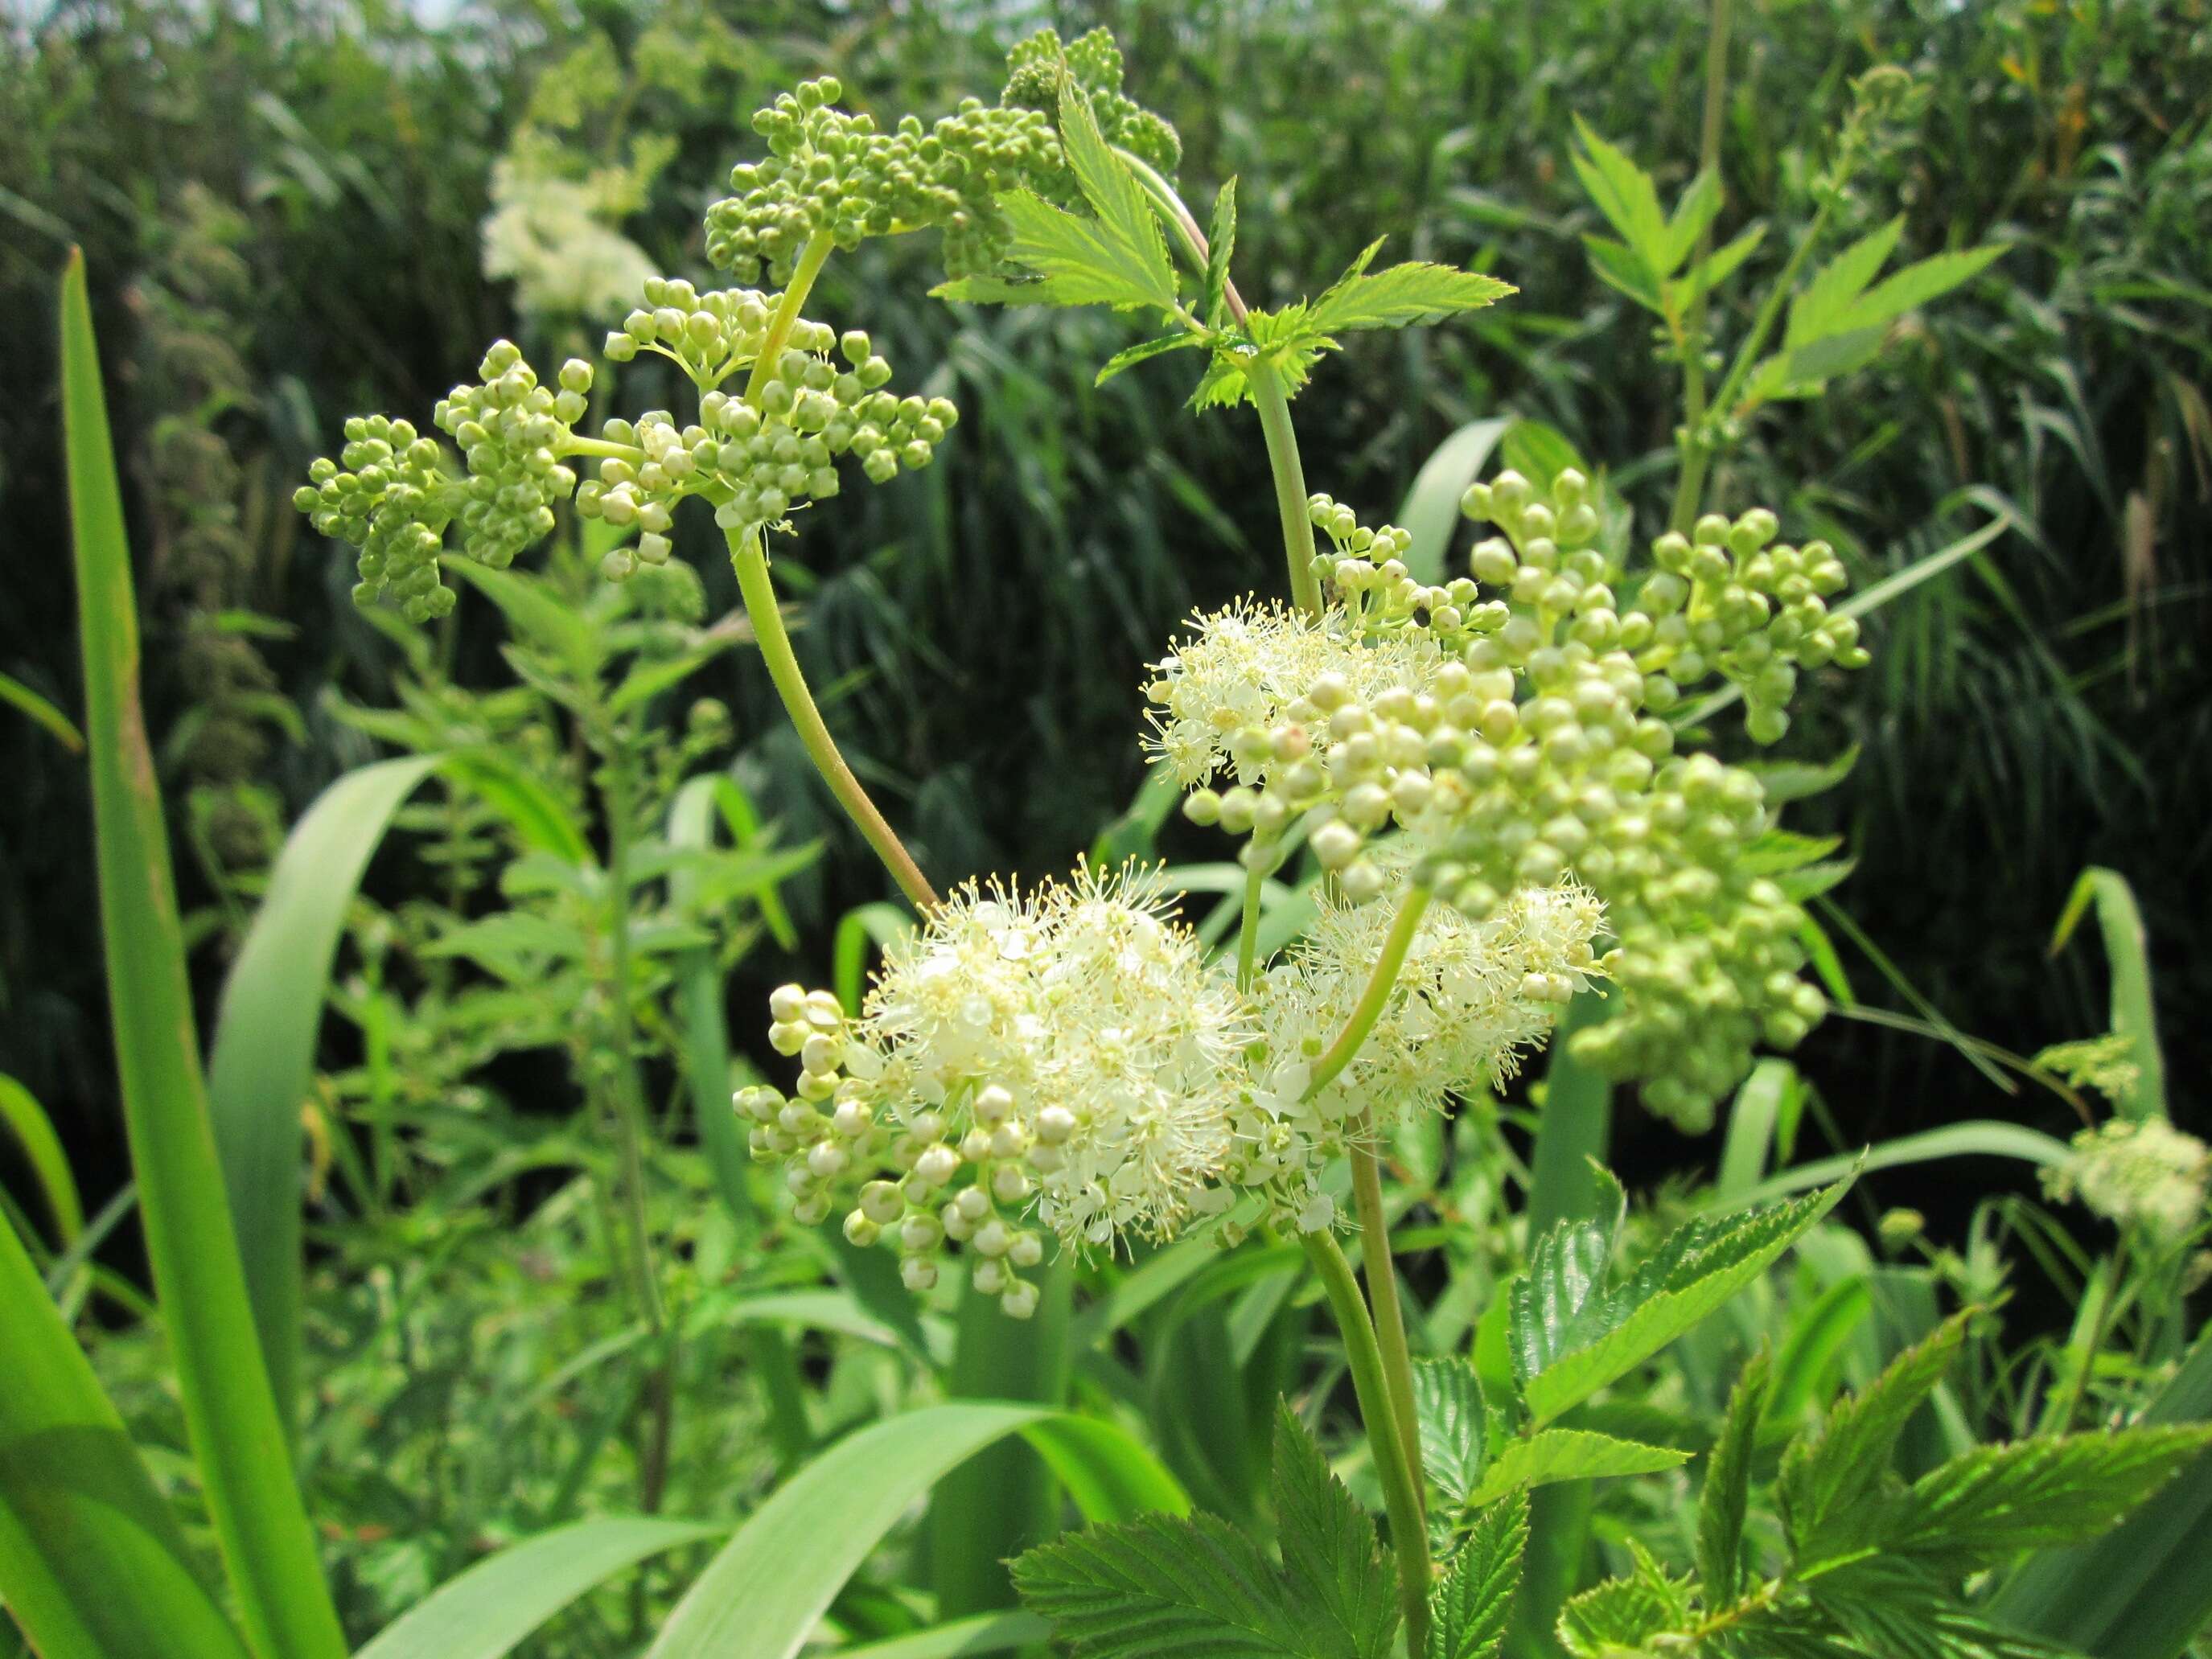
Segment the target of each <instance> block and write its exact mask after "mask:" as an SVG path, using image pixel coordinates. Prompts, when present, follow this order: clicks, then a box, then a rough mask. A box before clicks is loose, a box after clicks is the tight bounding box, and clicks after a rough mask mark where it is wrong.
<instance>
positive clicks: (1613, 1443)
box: [1468, 1429, 1690, 1509]
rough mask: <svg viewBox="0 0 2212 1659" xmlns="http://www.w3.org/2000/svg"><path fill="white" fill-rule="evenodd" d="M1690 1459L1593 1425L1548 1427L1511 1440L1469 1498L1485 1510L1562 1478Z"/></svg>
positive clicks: (1643, 1470) (1638, 1470) (1653, 1469)
mask: <svg viewBox="0 0 2212 1659" xmlns="http://www.w3.org/2000/svg"><path fill="white" fill-rule="evenodd" d="M1689 1461H1690V1454H1689V1453H1687V1452H1686V1451H1677V1450H1675V1449H1674V1448H1673V1447H1672V1446H1647V1445H1644V1443H1642V1442H1640V1441H1636V1440H1620V1439H1616V1438H1614V1437H1613V1436H1612V1435H1609V1434H1593V1433H1591V1432H1590V1431H1589V1430H1587V1429H1545V1430H1542V1431H1540V1432H1538V1433H1535V1434H1531V1435H1525V1436H1522V1437H1517V1438H1516V1439H1512V1440H1508V1441H1507V1442H1506V1443H1504V1445H1502V1446H1500V1447H1499V1448H1498V1451H1497V1454H1496V1455H1494V1456H1493V1457H1492V1459H1491V1460H1490V1467H1489V1468H1487V1469H1486V1470H1485V1471H1484V1473H1483V1476H1482V1484H1481V1485H1480V1486H1477V1487H1476V1488H1475V1489H1474V1493H1473V1495H1472V1496H1471V1497H1469V1498H1468V1504H1470V1505H1472V1506H1473V1507H1474V1508H1476V1509H1480V1508H1481V1507H1482V1506H1483V1505H1485V1504H1494V1503H1496V1502H1497V1501H1498V1499H1499V1498H1504V1497H1505V1496H1507V1495H1508V1494H1509V1493H1511V1492H1527V1491H1530V1490H1533V1489H1534V1488H1535V1487H1538V1486H1553V1485H1555V1484H1557V1483H1558V1482H1559V1481H1561V1480H1595V1479H1597V1478H1599V1477H1600V1476H1603V1475H1620V1474H1656V1473H1657V1472H1658V1471H1659V1470H1661V1469H1671V1468H1679V1467H1680V1465H1682V1464H1684V1463H1686V1462H1689Z"/></svg>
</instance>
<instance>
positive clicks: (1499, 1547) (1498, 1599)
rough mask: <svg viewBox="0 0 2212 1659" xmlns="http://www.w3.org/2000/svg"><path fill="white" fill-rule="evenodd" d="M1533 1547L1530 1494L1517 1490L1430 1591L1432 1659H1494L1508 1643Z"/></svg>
mask: <svg viewBox="0 0 2212 1659" xmlns="http://www.w3.org/2000/svg"><path fill="white" fill-rule="evenodd" d="M1527 1549H1528V1495H1527V1494H1526V1493H1524V1492H1515V1493H1514V1494H1513V1495H1512V1496H1511V1497H1510V1498H1505V1499H1504V1500H1503V1501H1502V1502H1500V1503H1496V1504H1492V1505H1491V1506H1490V1507H1489V1508H1488V1509H1486V1510H1484V1511H1483V1512H1482V1516H1481V1518H1480V1520H1478V1521H1477V1522H1475V1523H1474V1530H1473V1531H1472V1532H1470V1533H1469V1534H1468V1540H1467V1542H1466V1543H1464V1544H1462V1545H1461V1546H1460V1550H1459V1553H1458V1554H1457V1555H1455V1556H1454V1557H1453V1558H1452V1560H1451V1565H1450V1566H1449V1568H1448V1569H1446V1571H1445V1572H1444V1575H1443V1578H1442V1579H1440V1580H1439V1581H1438V1582H1437V1586H1436V1588H1435V1589H1432V1590H1431V1591H1430V1592H1429V1645H1428V1653H1427V1656H1426V1659H1492V1656H1493V1655H1494V1654H1496V1653H1497V1651H1498V1648H1499V1646H1500V1645H1501V1644H1503V1643H1504V1640H1505V1626H1506V1619H1507V1615H1508V1614H1509V1613H1510V1612H1511V1611H1512V1607H1513V1592H1514V1591H1515V1590H1516V1589H1518V1588H1519V1587H1520V1583H1521V1560H1522V1555H1523V1554H1524V1553H1526V1551H1527Z"/></svg>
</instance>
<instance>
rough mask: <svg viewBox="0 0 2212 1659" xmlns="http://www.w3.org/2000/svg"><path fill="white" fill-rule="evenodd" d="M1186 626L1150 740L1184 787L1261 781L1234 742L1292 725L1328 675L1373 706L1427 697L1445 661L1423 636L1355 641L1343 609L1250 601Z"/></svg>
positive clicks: (1158, 692)
mask: <svg viewBox="0 0 2212 1659" xmlns="http://www.w3.org/2000/svg"><path fill="white" fill-rule="evenodd" d="M1188 626H1189V627H1190V628H1191V629H1193V630H1194V635H1195V637H1194V638H1193V639H1191V640H1190V641H1188V642H1187V643H1186V644H1185V645H1184V646H1183V647H1182V649H1180V650H1179V651H1177V652H1176V653H1175V654H1174V655H1173V656H1170V657H1165V658H1163V659H1161V660H1160V661H1158V662H1157V663H1155V664H1153V665H1152V681H1151V683H1150V684H1148V685H1147V686H1146V697H1147V698H1148V699H1149V701H1150V702H1151V705H1152V706H1151V708H1149V710H1148V711H1147V714H1146V718H1147V719H1148V720H1149V721H1150V723H1151V726H1152V731H1151V732H1150V734H1149V735H1147V737H1146V739H1145V746H1146V749H1147V750H1149V751H1150V752H1151V754H1152V758H1153V759H1154V761H1156V762H1157V763H1159V764H1161V765H1164V766H1166V767H1168V768H1169V769H1170V770H1171V771H1173V772H1174V774H1175V775H1176V781H1179V782H1180V783H1182V785H1184V786H1185V787H1192V786H1194V785H1197V784H1200V783H1204V782H1206V781H1207V780H1208V779H1210V778H1212V777H1214V776H1215V775H1217V774H1218V773H1221V772H1224V771H1228V772H1231V773H1233V774H1235V775H1236V776H1237V781H1238V782H1240V783H1250V782H1253V781H1255V780H1256V778H1257V777H1258V775H1259V768H1258V767H1257V766H1256V765H1255V764H1254V763H1252V762H1251V760H1249V758H1240V757H1238V756H1237V753H1236V751H1235V748H1234V746H1233V741H1232V740H1233V739H1234V738H1236V736H1237V733H1238V732H1248V731H1255V730H1256V731H1261V732H1266V731H1270V730H1272V729H1273V728H1274V727H1276V726H1280V725H1282V724H1284V723H1285V721H1286V720H1289V719H1290V718H1291V708H1292V706H1293V705H1294V704H1296V703H1297V702H1300V701H1301V700H1302V699H1303V698H1304V697H1305V696H1306V694H1307V693H1308V692H1309V691H1310V690H1313V688H1314V685H1315V684H1316V682H1318V681H1319V680H1321V679H1322V677H1323V676H1325V675H1332V674H1333V675H1336V676H1339V677H1340V678H1341V679H1342V681H1343V683H1344V684H1345V686H1346V689H1347V690H1348V691H1349V693H1350V695H1351V696H1352V697H1353V698H1354V699H1356V700H1358V701H1361V702H1365V701H1367V700H1369V699H1371V698H1373V697H1375V696H1379V695H1380V694H1381V693H1383V692H1384V691H1387V690H1394V689H1397V690H1408V691H1418V690H1420V689H1421V688H1422V687H1424V686H1425V685H1426V684H1428V681H1429V678H1430V677H1431V675H1432V674H1433V673H1434V671H1435V670H1436V667H1437V665H1438V664H1439V663H1440V662H1441V661H1442V660H1443V656H1442V653H1441V652H1440V650H1439V649H1438V647H1437V646H1436V644H1435V643H1434V642H1433V641H1431V640H1430V639H1429V638H1428V636H1427V635H1426V634H1425V632H1423V631H1421V630H1418V629H1416V630H1401V631H1398V632H1395V633H1391V634H1388V635H1381V636H1379V637H1376V638H1375V639H1372V640H1362V639H1360V638H1358V637H1356V636H1355V635H1354V631H1353V630H1354V626H1355V625H1354V623H1352V620H1351V618H1350V617H1348V616H1347V615H1346V612H1345V611H1342V610H1341V609H1334V608H1333V609H1331V610H1330V611H1328V612H1327V613H1325V615H1323V616H1322V617H1320V618H1315V617H1309V616H1307V615H1306V614H1305V613H1304V612H1303V611H1294V610H1291V608H1289V607H1288V606H1286V605H1281V604H1279V603H1276V602H1274V601H1271V600H1255V599H1239V600H1238V601H1237V603H1236V604H1234V605H1230V606H1229V607H1228V608H1227V609H1225V610H1222V611H1213V612H1211V613H1210V614H1209V613H1200V614H1198V615H1194V617H1192V618H1191V620H1190V623H1189V624H1188Z"/></svg>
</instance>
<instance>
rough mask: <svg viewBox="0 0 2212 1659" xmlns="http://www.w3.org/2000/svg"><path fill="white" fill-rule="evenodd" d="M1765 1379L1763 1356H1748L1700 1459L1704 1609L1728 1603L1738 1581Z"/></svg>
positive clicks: (1700, 1570)
mask: <svg viewBox="0 0 2212 1659" xmlns="http://www.w3.org/2000/svg"><path fill="white" fill-rule="evenodd" d="M1770 1383H1771V1370H1770V1368H1769V1365H1768V1362H1767V1358H1766V1356H1765V1354H1764V1353H1759V1354H1755V1355H1753V1357H1752V1358H1751V1360H1750V1362H1749V1363H1748V1364H1746V1365H1745V1366H1744V1368H1743V1374H1742V1375H1741V1376H1739V1377H1737V1378H1736V1383H1735V1389H1733V1390H1731V1391H1730V1393H1729V1403H1728V1412H1727V1414H1726V1415H1725V1416H1724V1417H1723V1419H1721V1432H1720V1438H1719V1439H1717V1440H1716V1441H1714V1442H1713V1449H1712V1451H1711V1454H1710V1455H1708V1456H1707V1458H1706V1460H1705V1491H1704V1492H1702V1493H1700V1494H1699V1499H1698V1577H1699V1579H1700V1580H1701V1581H1702V1582H1703V1583H1704V1585H1705V1605H1706V1607H1709V1608H1714V1607H1727V1606H1729V1605H1730V1604H1731V1603H1732V1602H1734V1601H1735V1595H1736V1590H1737V1589H1738V1588H1739V1586H1740V1585H1741V1583H1742V1582H1743V1517H1744V1513H1745V1510H1746V1509H1747V1507H1748V1505H1749V1503H1750V1498H1751V1459H1752V1454H1753V1452H1754V1451H1755V1450H1756V1449H1757V1447H1758V1443H1759V1421H1760V1419H1761V1418H1763V1417H1764V1416H1765V1411H1766V1396H1767V1390H1768V1388H1769V1386H1770Z"/></svg>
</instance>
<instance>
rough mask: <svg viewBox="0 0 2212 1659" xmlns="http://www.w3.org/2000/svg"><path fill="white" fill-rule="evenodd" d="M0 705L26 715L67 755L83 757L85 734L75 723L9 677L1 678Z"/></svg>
mask: <svg viewBox="0 0 2212 1659" xmlns="http://www.w3.org/2000/svg"><path fill="white" fill-rule="evenodd" d="M0 702H4V703H7V704H9V705H10V706H11V707H13V708H19V709H21V711H22V712H23V713H24V714H27V715H29V716H30V717H31V719H32V720H34V721H36V722H37V723H38V724H39V725H40V726H44V727H46V730H47V731H49V732H52V733H53V735H54V740H55V741H56V742H57V743H58V744H61V746H62V747H63V748H64V749H66V750H69V751H70V754H72V755H82V753H84V733H82V732H80V731H78V730H77V729H76V723H75V722H74V721H72V720H70V717H69V716H68V715H67V714H63V713H62V711H61V710H60V709H58V708H55V707H54V706H53V704H52V703H51V702H47V701H46V699H45V698H44V697H42V696H40V695H39V694H38V693H37V692H35V691H33V690H31V688H30V687H29V686H27V685H26V684H23V682H22V681H21V680H19V679H17V678H15V676H13V675H12V674H0Z"/></svg>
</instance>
